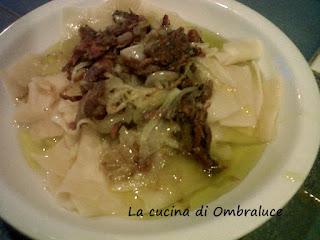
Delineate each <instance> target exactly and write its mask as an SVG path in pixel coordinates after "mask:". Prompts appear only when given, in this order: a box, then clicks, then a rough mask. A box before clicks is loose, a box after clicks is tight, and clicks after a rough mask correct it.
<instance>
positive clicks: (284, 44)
mask: <svg viewBox="0 0 320 240" xmlns="http://www.w3.org/2000/svg"><path fill="white" fill-rule="evenodd" d="M200 1H202V2H206V3H210V4H215V5H219V6H220V7H223V8H228V9H229V10H231V11H232V12H233V13H234V14H236V15H239V16H241V17H242V18H243V19H245V20H247V21H249V22H252V21H253V19H254V21H255V24H256V25H259V26H261V28H264V29H266V30H267V31H268V33H270V34H272V35H273V36H275V38H277V43H278V45H279V46H281V48H282V50H281V52H282V53H283V54H286V56H287V57H286V60H287V63H288V67H289V68H290V69H292V71H293V73H294V75H295V76H298V77H299V79H305V80H308V84H297V86H296V88H297V89H298V95H299V93H300V92H303V93H307V92H308V94H305V96H304V99H303V106H306V107H307V110H308V111H316V112H315V113H314V118H315V119H316V120H319V121H320V112H319V111H317V109H320V94H319V89H318V85H317V83H316V80H315V78H314V76H313V74H312V71H311V69H310V68H309V65H308V63H307V62H306V60H305V59H304V57H303V56H302V54H301V52H300V51H299V49H298V48H297V47H296V46H295V45H294V44H293V43H292V41H291V40H290V39H289V38H288V37H287V36H286V35H285V34H284V33H283V32H282V31H281V30H280V29H279V28H278V27H276V26H275V25H274V24H273V23H271V22H270V21H269V20H268V19H266V18H265V17H263V16H262V15H260V14H259V13H257V12H256V11H254V10H252V9H250V8H249V7H247V6H245V5H243V4H242V3H239V2H237V1H234V0H200ZM77 2H79V0H70V1H63V0H53V1H51V2H48V3H46V4H44V5H42V6H40V7H38V8H36V9H34V10H33V11H31V12H29V13H27V14H26V15H24V16H23V17H21V18H19V19H18V20H17V21H15V22H14V23H13V24H11V25H10V26H8V27H7V28H6V29H4V30H3V31H2V32H1V33H0V40H1V38H2V37H4V36H5V35H6V33H7V32H9V31H14V29H15V27H16V26H17V25H20V24H23V22H25V21H26V20H28V19H32V18H37V17H39V16H43V14H45V13H48V12H50V10H52V9H62V8H64V7H66V6H71V5H73V4H74V3H77ZM294 66H300V67H299V69H295V68H294ZM298 97H299V96H298ZM300 125H301V130H300V131H301V132H303V133H305V134H304V136H303V137H302V138H301V139H299V143H301V144H302V143H304V141H305V142H308V145H307V146H306V144H305V143H304V147H305V155H304V157H305V158H306V159H308V164H309V163H310V164H309V165H307V166H305V169H304V173H305V175H304V176H303V180H305V179H306V177H307V176H308V173H309V171H310V170H311V167H312V165H313V164H312V163H313V162H314V161H315V159H316V156H317V153H318V147H319V143H320V126H316V129H315V128H314V126H313V125H311V124H310V121H309V120H308V119H307V118H302V119H301V124H300ZM306 137H308V138H306ZM294 151H295V152H297V151H298V150H294ZM290 162H291V163H293V160H290ZM302 184H303V181H301V184H296V185H294V187H293V188H292V189H291V190H290V193H289V194H288V195H287V198H286V199H283V200H282V201H279V203H278V205H279V206H280V207H282V206H284V205H285V204H286V203H287V202H288V201H289V200H290V199H291V198H292V196H293V195H294V194H295V193H296V192H297V191H298V189H299V188H300V186H301V185H302ZM3 190H5V191H6V192H9V189H2V188H0V192H2V191H3ZM5 201H10V202H13V203H16V204H17V206H18V204H19V201H20V200H19V199H16V198H15V195H14V194H12V195H10V196H6V197H5ZM24 213H25V214H26V215H25V216H27V217H26V218H25V219H29V220H31V219H32V214H34V213H31V212H29V211H28V210H24ZM0 214H1V217H2V218H3V219H4V220H5V221H6V222H8V223H9V224H10V225H12V226H13V227H14V228H16V229H18V230H19V231H21V232H22V233H24V234H26V235H27V236H30V237H32V238H34V239H49V238H50V239H56V238H55V237H54V233H53V232H51V233H44V232H38V231H33V230H32V221H26V222H24V223H22V222H21V221H19V220H17V216H16V215H14V214H11V212H10V209H6V207H5V206H4V204H3V202H2V201H1V204H0ZM268 219H270V217H268V218H264V219H262V218H261V219H258V220H257V221H256V222H255V224H254V226H253V227H252V226H251V228H248V229H246V230H245V231H239V235H238V236H237V237H242V236H244V235H245V234H247V233H249V232H251V231H253V230H254V229H256V228H257V227H259V226H261V225H262V224H263V223H265V222H266V221H267V220H268ZM205 227H208V226H201V227H198V229H197V230H195V229H194V233H195V235H194V236H196V232H199V231H203V230H204V228H205ZM51 230H53V229H51ZM78 230H79V229H78ZM81 231H82V232H83V233H86V234H93V233H92V232H90V231H87V230H81ZM179 233H181V232H179V231H177V233H176V235H174V234H173V235H172V236H171V235H170V237H179ZM48 234H50V236H49V235H48ZM88 236H89V235H88ZM97 236H98V235H96V237H97ZM60 237H61V235H60ZM165 237H169V235H165ZM180 237H181V236H180ZM59 239H60V238H59ZM61 239H65V238H61ZM92 239H95V238H92ZM97 239H98V238H97ZM159 239H160V238H159Z"/></svg>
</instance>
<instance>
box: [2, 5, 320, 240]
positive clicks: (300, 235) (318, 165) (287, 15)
mask: <svg viewBox="0 0 320 240" xmlns="http://www.w3.org/2000/svg"><path fill="white" fill-rule="evenodd" d="M66 1H67V0H66ZM46 2H49V0H0V31H1V30H3V29H4V28H5V27H7V26H8V25H9V24H10V23H12V22H14V21H15V20H16V19H18V18H19V17H21V16H23V15H24V14H26V13H27V12H29V11H31V10H32V9H34V8H36V7H38V6H40V5H42V4H45V3H46ZM239 2H242V3H244V4H246V5H247V6H249V7H251V8H253V9H254V10H256V11H257V12H259V13H261V14H262V15H264V16H265V17H266V18H268V19H269V20H270V21H272V22H273V23H274V24H275V25H277V26H278V27H279V28H280V29H281V30H282V31H283V32H285V33H286V34H287V35H288V36H289V38H291V40H292V41H293V42H294V43H295V44H296V45H297V47H298V48H299V49H300V50H301V52H302V54H303V55H304V57H305V58H306V59H307V60H309V59H310V58H311V57H312V55H313V54H314V53H315V51H316V50H317V48H319V47H320V0H240V1H239ZM319 179H320V155H319V154H318V157H317V160H316V162H315V164H314V166H313V168H312V170H311V172H310V174H309V176H308V178H307V180H306V181H305V182H304V184H303V186H302V187H301V189H300V190H299V191H298V192H297V194H296V195H295V196H294V197H293V198H292V199H291V200H290V202H289V203H288V204H287V205H286V206H285V208H284V214H283V215H282V216H281V217H277V218H272V219H271V220H270V221H268V222H267V223H265V224H264V225H263V226H261V227H260V228H258V229H257V230H255V231H254V232H252V233H250V234H249V235H247V236H245V237H243V238H241V240H269V239H272V240H302V239H304V240H319V239H320V184H319V183H320V181H319ZM27 239H28V238H26V237H24V236H22V235H21V234H19V232H17V231H16V230H14V229H13V228H12V227H10V226H9V225H8V224H6V223H5V222H4V221H2V220H1V219H0V240H27Z"/></svg>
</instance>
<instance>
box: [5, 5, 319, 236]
mask: <svg viewBox="0 0 320 240" xmlns="http://www.w3.org/2000/svg"><path fill="white" fill-rule="evenodd" d="M89 2H90V3H89ZM100 2H102V0H94V1H86V0H69V1H63V0H60V1H52V2H50V3H48V4H46V5H44V6H42V7H40V8H38V9H36V10H34V11H32V12H31V13H29V14H27V15H26V16H24V17H22V18H20V19H19V20H18V21H17V22H15V23H14V24H13V25H12V26H10V27H9V28H8V29H6V30H5V31H4V32H3V33H2V34H1V36H0V69H2V68H5V67H7V66H8V65H9V64H10V63H12V62H14V61H15V60H17V59H18V58H19V57H21V56H22V55H24V54H26V53H28V52H40V51H42V50H44V49H45V48H47V47H48V46H50V45H51V44H53V43H54V42H56V41H58V40H59V38H60V36H61V35H60V30H61V28H62V25H61V24H62V11H61V10H62V8H64V7H65V6H71V5H75V6H87V5H89V4H90V5H94V4H97V3H100ZM151 2H154V4H156V5H158V6H160V7H162V8H164V9H168V10H173V11H176V12H178V13H179V14H180V15H181V16H182V17H184V18H185V19H187V20H189V21H190V22H194V23H196V24H199V25H201V26H203V27H206V28H208V29H211V30H212V31H215V32H219V33H220V34H222V35H224V36H226V37H236V38H239V37H257V38H260V39H261V40H262V41H263V43H264V45H265V49H266V52H267V53H268V55H269V57H270V58H271V60H272V61H273V63H274V65H275V66H276V69H277V70H278V71H279V72H280V73H281V75H282V76H283V78H284V80H283V83H282V87H283V97H282V103H281V112H280V116H279V133H278V137H277V140H276V141H275V142H273V143H272V144H270V145H269V146H268V148H267V151H266V152H265V154H264V155H263V157H262V159H260V161H259V162H258V164H257V165H256V166H255V167H254V169H253V170H252V171H251V172H250V174H249V175H248V176H247V177H246V178H245V179H244V180H243V181H242V182H241V184H240V185H239V186H238V187H236V188H235V189H233V190H232V191H231V192H229V193H227V194H225V195H223V196H222V197H220V198H219V199H218V200H216V201H214V202H212V203H211V204H210V205H209V207H210V209H211V210H212V209H214V208H215V207H216V206H222V207H225V208H234V207H236V206H237V205H241V207H242V208H251V209H252V208H258V207H259V205H262V206H263V208H269V209H270V208H275V209H279V208H281V207H283V206H284V205H285V204H286V202H287V201H288V200H289V199H290V198H291V197H292V196H293V195H294V193H295V192H296V191H297V190H298V188H299V187H300V186H301V184H302V182H303V180H304V179H305V177H306V176H307V175H308V173H309V170H310V168H311V167H312V164H313V162H314V159H315V156H316V153H317V150H318V146H319V139H320V125H319V122H320V112H319V109H320V99H319V92H318V88H317V85H316V82H315V80H314V77H313V75H312V73H311V71H310V69H309V67H308V64H307V63H306V61H305V60H304V58H303V57H302V55H301V54H300V52H299V51H298V49H297V48H296V47H295V46H294V44H293V43H292V42H291V41H290V40H289V39H288V38H287V37H286V36H285V35H284V34H283V33H282V32H281V31H280V30H279V29H278V28H277V27H275V26H274V25H273V24H271V23H270V22H269V21H268V20H266V19H265V18H263V17H262V16H260V15H259V14H257V13H256V12H254V11H252V10H250V9H249V8H247V7H245V6H243V5H241V4H240V3H237V2H235V1H232V0H197V1H196V0H161V1H157V0H151ZM12 110H13V105H12V104H11V103H10V102H9V100H8V97H7V95H6V93H5V92H4V88H3V86H1V88H0V116H1V118H0V132H1V139H0V149H1V152H0V159H1V160H0V196H1V197H0V215H1V217H2V218H4V219H5V220H6V221H8V222H9V223H10V224H12V225H13V226H14V227H16V228H17V229H19V230H20V231H22V232H24V233H25V234H27V235H29V236H31V237H33V238H36V239H60V240H63V239H65V240H72V239H77V240H82V239H86V240H87V239H90V240H98V239H139V240H143V239H150V238H152V239H178V238H179V239H216V240H218V239H224V240H228V239H236V238H239V237H241V236H243V235H244V234H246V233H248V232H250V231H252V230H253V229H255V228H257V227H258V226H259V225H261V224H262V223H264V222H265V221H266V220H267V219H268V217H213V216H212V215H210V216H209V217H184V218H182V217H181V218H164V219H161V220H155V221H132V220H130V219H123V218H117V217H105V218H99V219H86V218H82V217H79V216H77V215H75V214H72V213H69V212H66V211H64V210H63V209H61V208H60V207H59V206H58V205H57V203H56V202H55V201H54V199H52V197H51V196H50V194H49V193H47V192H45V191H44V190H43V189H42V187H41V182H40V181H39V178H38V177H37V176H36V175H35V174H34V173H33V172H32V171H31V169H29V167H28V166H27V164H26V162H25V161H24V160H23V159H22V156H21V153H20V149H19V147H18V145H17V140H16V137H15V130H14V129H13V128H12V127H10V126H11V125H10V120H11V113H12ZM288 173H291V174H288ZM292 173H293V174H292ZM293 175H294V176H296V177H295V179H293V178H292V176H293ZM290 176H291V179H290ZM297 176H298V177H297ZM288 178H289V179H288Z"/></svg>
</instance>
